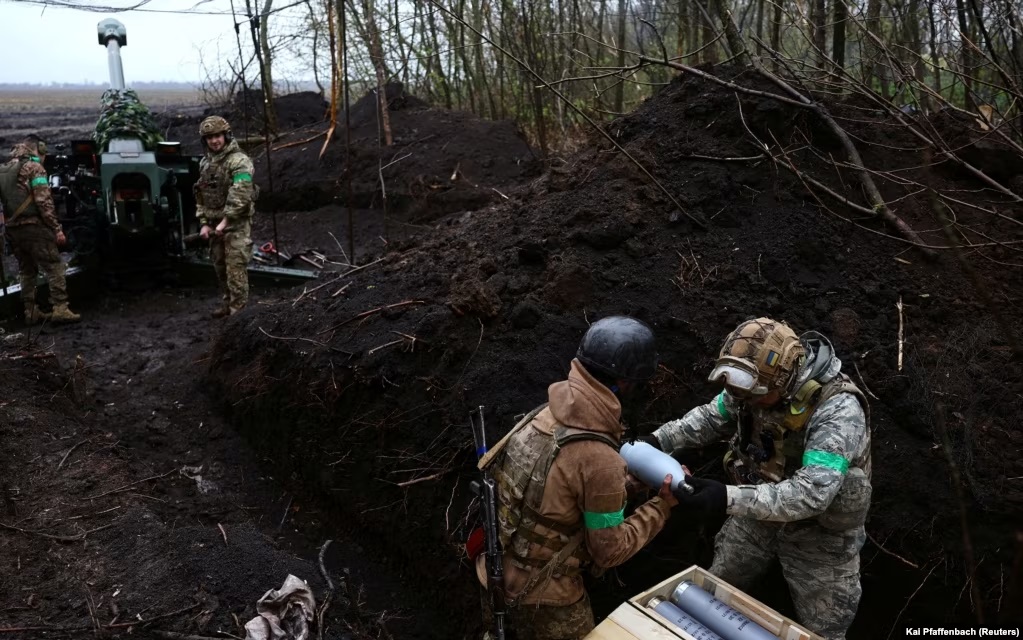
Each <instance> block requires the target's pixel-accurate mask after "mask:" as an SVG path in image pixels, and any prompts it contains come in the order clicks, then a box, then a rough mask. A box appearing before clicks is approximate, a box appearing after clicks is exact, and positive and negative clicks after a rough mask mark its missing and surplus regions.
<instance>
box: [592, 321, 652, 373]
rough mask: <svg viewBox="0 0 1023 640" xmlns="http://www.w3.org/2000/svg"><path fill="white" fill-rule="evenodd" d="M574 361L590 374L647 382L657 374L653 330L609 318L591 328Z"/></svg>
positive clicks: (632, 322) (634, 322)
mask: <svg viewBox="0 0 1023 640" xmlns="http://www.w3.org/2000/svg"><path fill="white" fill-rule="evenodd" d="M575 357H576V358H578V360H579V361H580V362H582V363H583V365H585V366H586V369H587V371H590V372H591V373H595V374H598V375H600V374H603V376H604V377H607V378H610V379H612V380H637V381H640V380H648V379H650V378H652V377H653V375H654V373H655V372H656V370H657V350H656V348H655V344H654V332H653V330H652V329H651V328H650V327H649V326H647V324H646V323H644V322H641V321H639V320H636V319H635V318H630V317H628V316H610V317H608V318H603V319H601V320H598V321H597V322H594V323H593V324H592V325H590V328H589V329H588V330H587V331H586V335H584V336H583V339H582V342H580V343H579V350H578V351H577V352H576V354H575Z"/></svg>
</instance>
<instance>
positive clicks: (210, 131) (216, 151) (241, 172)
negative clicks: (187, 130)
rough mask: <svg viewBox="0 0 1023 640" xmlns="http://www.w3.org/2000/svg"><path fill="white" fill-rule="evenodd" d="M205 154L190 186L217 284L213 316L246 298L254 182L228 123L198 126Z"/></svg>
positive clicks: (217, 120) (224, 313)
mask: <svg viewBox="0 0 1023 640" xmlns="http://www.w3.org/2000/svg"><path fill="white" fill-rule="evenodd" d="M199 136H200V138H202V145H203V148H204V149H206V155H205V156H203V159H202V161H201V162H200V163H199V181H198V182H196V185H195V195H196V216H197V217H198V219H199V224H200V225H202V227H201V229H200V230H199V235H200V236H201V237H202V238H203V239H204V240H205V239H209V240H210V257H211V258H212V260H213V267H214V269H215V270H216V272H217V280H218V281H219V282H220V289H221V293H222V294H223V300H224V301H223V304H222V305H221V306H220V307H218V308H217V309H216V310H214V311H213V314H212V315H213V317H214V318H223V317H224V316H227V315H230V314H234V313H237V312H238V311H241V310H242V308H243V307H245V305H246V303H247V302H248V300H249V277H248V266H249V260H250V259H251V258H252V216H253V215H254V214H255V211H256V205H255V200H256V193H257V191H256V186H255V184H254V183H253V182H252V173H253V166H252V160H251V159H250V158H249V157H248V156H247V155H245V152H243V151H242V150H241V148H240V147H239V146H238V142H237V141H235V140H234V138H233V137H232V135H231V125H229V124H228V123H227V120H225V119H224V118H221V117H220V116H210V117H208V118H206V119H205V120H203V121H202V123H201V124H200V125H199Z"/></svg>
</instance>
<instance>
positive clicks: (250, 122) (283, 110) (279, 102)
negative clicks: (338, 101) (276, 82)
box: [155, 89, 329, 155]
mask: <svg viewBox="0 0 1023 640" xmlns="http://www.w3.org/2000/svg"><path fill="white" fill-rule="evenodd" d="M274 106H275V108H276V110H277V126H278V128H279V130H280V131H285V132H287V131H294V130H296V129H303V128H304V127H308V126H310V125H315V124H317V123H320V122H323V121H324V120H325V119H326V113H327V108H328V107H329V105H328V103H327V102H326V101H325V100H324V99H323V98H322V97H321V96H320V94H318V93H316V92H314V91H300V92H297V93H289V94H285V95H283V96H277V97H275V98H274ZM262 108H263V92H262V91H257V90H253V89H250V90H249V91H248V92H247V93H246V92H241V91H239V92H238V93H237V94H235V97H234V99H233V100H232V101H231V103H230V104H228V105H225V106H223V107H183V108H177V109H173V110H167V111H162V112H159V113H156V114H155V118H156V121H157V123H158V124H159V129H160V131H161V133H163V136H164V139H166V140H173V141H176V142H180V143H181V148H182V149H183V150H184V152H185V153H188V154H194V155H202V154H203V153H204V150H203V148H202V144H201V143H200V141H199V134H198V131H199V123H200V122H202V121H203V119H204V118H207V117H209V116H222V117H224V118H226V119H227V121H228V122H230V123H231V129H232V131H233V132H234V135H235V137H237V138H239V139H246V138H254V137H259V136H261V135H262V131H263V110H262ZM260 148H262V147H259V146H256V147H255V149H254V150H253V153H258V152H259V149H260Z"/></svg>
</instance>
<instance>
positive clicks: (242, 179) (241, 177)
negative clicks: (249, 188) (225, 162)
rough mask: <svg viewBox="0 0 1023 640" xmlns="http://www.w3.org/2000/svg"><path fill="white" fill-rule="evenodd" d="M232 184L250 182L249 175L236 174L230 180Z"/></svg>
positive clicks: (250, 177) (250, 175)
mask: <svg viewBox="0 0 1023 640" xmlns="http://www.w3.org/2000/svg"><path fill="white" fill-rule="evenodd" d="M231 181H232V182H252V174H251V173H236V174H234V177H233V178H232V179H231Z"/></svg>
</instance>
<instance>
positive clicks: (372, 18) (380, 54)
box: [362, 0, 394, 147]
mask: <svg viewBox="0 0 1023 640" xmlns="http://www.w3.org/2000/svg"><path fill="white" fill-rule="evenodd" d="M362 11H363V17H362V21H363V25H364V31H365V33H364V34H363V36H364V37H365V39H366V48H367V49H368V50H369V56H370V61H371V63H372V64H373V71H374V72H375V74H376V79H377V100H378V105H379V106H378V109H379V115H380V129H381V133H382V134H383V135H382V140H381V142H382V143H383V145H384V146H385V147H389V146H391V144H393V142H394V140H393V138H392V137H391V110H390V108H388V105H387V77H388V75H389V74H388V71H387V61H386V60H385V59H384V47H383V44H382V43H381V41H380V30H379V28H378V27H377V16H376V7H375V6H374V3H373V0H362Z"/></svg>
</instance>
